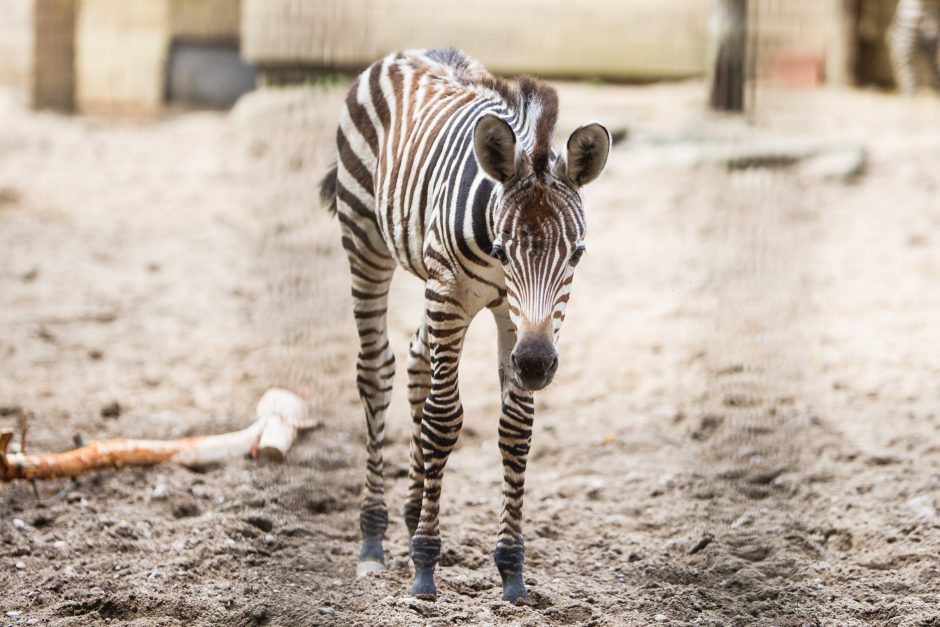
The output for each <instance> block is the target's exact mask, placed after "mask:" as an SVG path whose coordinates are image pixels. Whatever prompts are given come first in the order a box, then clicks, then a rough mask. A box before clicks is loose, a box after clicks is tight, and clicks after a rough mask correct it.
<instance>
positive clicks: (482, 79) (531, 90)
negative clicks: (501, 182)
mask: <svg viewBox="0 0 940 627" xmlns="http://www.w3.org/2000/svg"><path fill="white" fill-rule="evenodd" d="M427 56H428V57H430V58H431V59H433V60H434V61H437V62H438V63H441V64H443V65H446V66H449V67H450V68H451V69H453V71H454V76H455V78H456V79H457V81H458V82H460V83H463V84H464V85H478V86H480V87H483V88H486V89H488V90H490V91H493V92H495V93H496V94H497V95H498V96H499V98H500V99H501V100H502V101H503V104H505V105H506V107H507V108H508V109H509V110H510V111H512V112H514V113H519V114H520V118H521V119H523V120H525V125H526V126H528V125H529V124H532V123H533V122H534V124H535V138H534V141H533V144H532V146H531V151H532V152H531V154H530V157H531V159H532V170H533V172H534V173H535V175H536V177H538V178H539V179H544V178H545V175H546V174H547V173H548V169H549V166H550V165H551V154H552V137H553V136H554V135H555V124H556V123H557V121H558V94H557V92H556V91H555V89H554V88H553V87H552V86H551V85H549V84H548V83H545V82H543V81H540V80H538V79H537V78H533V77H532V76H520V77H519V80H518V84H517V85H516V86H514V85H512V84H511V83H509V82H508V81H506V80H504V79H502V78H498V77H496V76H493V75H492V74H490V73H489V72H488V71H487V70H486V69H485V68H484V67H483V66H482V65H481V64H480V63H479V62H478V61H477V60H475V59H473V58H471V57H468V56H466V55H465V54H464V53H463V52H461V51H460V50H458V49H456V48H447V49H446V50H430V51H428V52H427ZM533 116H535V117H536V119H535V120H532V117H533Z"/></svg>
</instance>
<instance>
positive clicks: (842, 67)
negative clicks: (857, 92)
mask: <svg viewBox="0 0 940 627" xmlns="http://www.w3.org/2000/svg"><path fill="white" fill-rule="evenodd" d="M859 8H860V7H859V0H832V2H831V9H830V12H829V16H828V19H829V29H828V30H829V38H828V39H829V43H828V49H827V50H826V82H827V83H829V84H830V85H841V86H846V87H850V86H852V85H856V84H857V83H858V76H857V74H858V27H859Z"/></svg>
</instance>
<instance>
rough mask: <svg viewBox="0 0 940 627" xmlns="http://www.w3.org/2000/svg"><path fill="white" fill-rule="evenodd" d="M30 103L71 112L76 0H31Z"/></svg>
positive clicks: (73, 98) (73, 88) (73, 86)
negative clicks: (32, 12)
mask: <svg viewBox="0 0 940 627" xmlns="http://www.w3.org/2000/svg"><path fill="white" fill-rule="evenodd" d="M34 2H35V7H34V8H35V14H34V15H35V20H36V21H35V29H34V47H33V72H32V84H31V89H30V103H31V105H32V106H33V107H34V108H37V109H39V108H46V107H49V108H53V109H58V110H61V111H71V110H72V109H73V107H74V104H75V62H74V61H75V17H76V8H77V7H76V0H34Z"/></svg>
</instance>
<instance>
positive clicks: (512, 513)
mask: <svg viewBox="0 0 940 627" xmlns="http://www.w3.org/2000/svg"><path fill="white" fill-rule="evenodd" d="M494 315H495V317H496V327H497V330H498V333H499V373H500V377H499V379H500V385H501V388H502V397H503V402H502V412H501V415H500V418H499V451H500V453H501V455H502V458H503V507H502V513H501V514H500V517H499V536H498V537H497V540H496V550H495V551H493V558H494V560H495V561H496V568H497V569H498V570H499V574H500V576H501V577H502V580H503V600H504V601H509V602H515V601H518V600H519V599H523V598H525V597H526V594H527V592H526V588H525V582H524V581H523V577H522V566H523V562H524V561H525V543H524V542H523V539H522V498H523V494H524V492H525V467H526V460H527V458H528V455H529V444H530V443H531V441H532V423H533V420H534V418H535V405H534V402H533V398H532V392H529V391H527V390H523V389H522V388H520V387H519V386H518V385H516V383H515V381H514V379H513V378H512V375H511V374H510V371H509V355H510V354H511V353H512V349H513V347H514V346H515V344H516V332H515V329H514V328H513V326H512V323H511V322H510V320H509V318H508V314H506V315H505V317H504V316H501V315H500V313H497V312H494Z"/></svg>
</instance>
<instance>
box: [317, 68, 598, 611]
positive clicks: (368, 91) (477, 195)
mask: <svg viewBox="0 0 940 627" xmlns="http://www.w3.org/2000/svg"><path fill="white" fill-rule="evenodd" d="M557 114H558V98H557V96H556V94H555V91H554V90H553V89H552V88H551V87H550V86H548V85H547V84H545V83H542V82H540V81H537V80H534V79H531V78H522V79H520V80H519V82H518V86H512V85H510V84H508V83H506V82H505V81H502V80H499V79H497V78H494V77H493V76H491V75H490V74H489V73H488V72H487V71H486V70H485V69H484V68H483V67H482V66H481V65H480V64H479V63H477V62H476V61H474V60H472V59H470V58H468V57H466V56H464V55H463V54H462V53H460V52H458V51H455V50H444V51H442V50H431V51H410V52H404V53H399V54H393V55H390V56H388V57H386V58H385V59H383V60H382V61H379V62H377V63H376V64H374V65H373V66H371V67H370V68H369V69H367V70H366V71H365V72H363V73H362V74H361V75H360V76H359V78H358V79H357V80H356V82H355V83H354V84H353V86H352V88H351V89H350V90H349V93H348V95H347V98H346V101H345V105H344V106H343V109H342V111H341V116H340V124H339V129H338V131H337V141H336V149H337V163H336V167H335V169H334V170H331V171H330V172H329V173H328V174H327V176H326V177H325V178H324V180H323V182H322V184H321V195H322V197H323V199H324V200H325V202H327V203H328V204H329V205H330V206H331V207H332V208H333V210H334V211H335V212H336V215H337V217H338V219H339V221H340V225H341V231H342V238H343V239H342V241H343V246H344V248H345V250H346V253H347V256H348V258H349V263H350V272H351V279H352V296H353V309H354V316H355V320H356V325H357V329H358V333H359V339H360V351H359V358H358V361H357V371H358V372H357V384H358V387H359V394H360V397H361V398H362V401H363V406H364V409H365V414H366V422H367V456H368V459H367V474H366V490H365V495H364V498H363V502H362V507H361V512H360V529H361V531H362V535H363V544H362V550H361V552H360V562H359V574H360V575H364V574H367V573H369V572H371V571H373V570H378V569H381V568H382V567H383V564H384V552H383V549H382V539H383V536H384V533H385V529H386V527H387V524H388V513H387V508H386V505H385V499H384V481H383V476H382V469H383V459H382V439H383V433H384V425H385V412H386V409H387V407H388V404H389V401H390V398H391V382H392V377H393V375H394V369H395V357H394V353H393V351H392V349H391V347H390V345H389V342H388V332H387V324H386V311H387V306H388V290H389V284H390V282H391V278H392V275H393V273H394V270H395V269H396V268H397V267H402V268H404V269H406V270H407V271H409V272H410V273H412V274H414V275H415V276H417V277H420V278H421V279H422V280H424V281H425V285H426V288H425V313H424V316H423V319H422V320H421V321H420V322H419V324H418V327H417V330H416V331H415V334H414V337H413V339H412V342H411V346H410V350H409V360H408V374H409V385H408V396H409V402H410V404H411V413H412V424H413V428H412V444H411V466H410V488H409V495H408V500H407V503H406V505H405V521H406V523H407V526H408V529H409V533H410V534H411V555H412V560H413V562H414V565H415V571H416V576H415V583H414V588H413V593H414V594H415V595H418V596H421V597H426V598H434V597H435V595H436V588H435V585H434V578H433V572H434V568H435V565H436V563H437V561H438V557H439V555H440V533H439V525H438V513H439V502H440V496H441V478H442V475H443V470H444V466H445V464H446V462H447V458H448V455H449V454H450V451H451V450H452V449H453V447H454V445H455V444H456V441H457V437H458V434H459V432H460V427H461V425H462V421H463V409H462V406H461V403H460V398H459V390H458V381H457V366H458V363H459V359H460V353H461V348H462V346H463V340H464V336H465V333H466V330H467V327H468V325H469V324H470V321H471V320H472V319H473V317H474V316H475V315H476V314H477V313H478V312H479V311H481V310H482V309H484V308H488V309H490V310H491V311H492V313H493V315H494V318H495V320H496V324H497V328H498V333H499V351H498V352H499V377H500V383H501V387H502V398H503V403H502V411H501V417H500V423H499V441H500V450H501V451H502V457H503V470H504V478H505V480H504V486H503V512H502V515H501V517H500V530H499V536H498V539H497V546H496V550H495V553H494V555H495V559H496V564H497V567H498V569H499V572H500V574H501V575H502V578H503V595H504V598H506V599H509V600H515V599H518V598H520V597H522V596H524V595H525V586H524V585H523V582H522V563H523V555H524V548H523V540H522V530H521V512H522V497H523V480H524V473H525V464H526V457H527V454H528V450H529V443H530V440H531V434H532V424H533V419H534V402H533V397H532V393H533V391H535V390H538V389H541V388H542V387H544V386H546V385H548V383H549V382H550V381H551V379H552V377H553V375H554V372H555V369H556V368H557V365H558V352H557V341H558V333H559V331H560V328H561V324H562V322H563V321H564V311H565V305H566V303H567V302H568V298H569V295H570V287H571V282H572V276H573V270H574V266H575V265H576V264H577V262H578V260H579V259H580V256H581V254H582V253H583V251H584V241H583V240H584V236H585V228H586V224H585V214H584V209H583V199H582V195H581V188H582V186H583V185H585V184H586V183H588V182H590V181H591V180H593V179H594V178H596V177H597V176H598V175H599V174H600V173H601V171H602V170H603V168H604V165H605V163H606V160H607V155H608V152H609V148H610V135H609V133H608V132H607V130H606V129H605V128H604V127H603V126H601V125H600V124H596V123H594V124H588V125H586V126H583V127H581V128H579V129H578V130H576V131H575V132H574V133H573V134H572V135H571V137H570V138H569V140H568V143H567V145H566V151H565V154H564V155H561V154H558V153H556V152H555V151H553V150H552V146H551V141H552V136H553V134H554V129H555V122H556V118H557Z"/></svg>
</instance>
